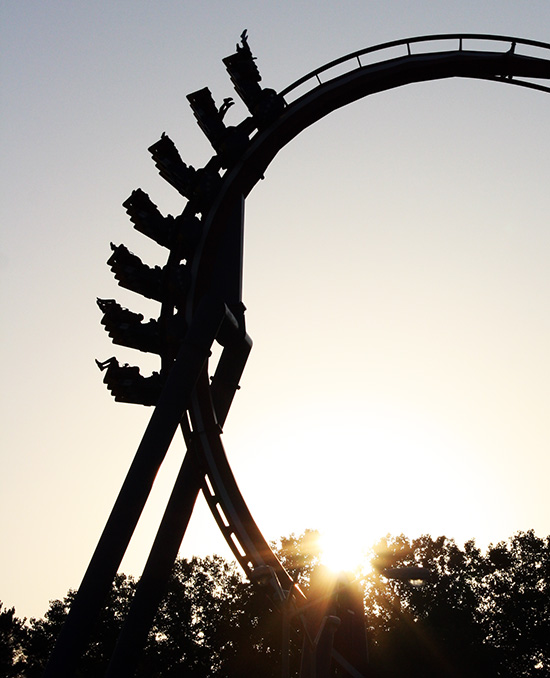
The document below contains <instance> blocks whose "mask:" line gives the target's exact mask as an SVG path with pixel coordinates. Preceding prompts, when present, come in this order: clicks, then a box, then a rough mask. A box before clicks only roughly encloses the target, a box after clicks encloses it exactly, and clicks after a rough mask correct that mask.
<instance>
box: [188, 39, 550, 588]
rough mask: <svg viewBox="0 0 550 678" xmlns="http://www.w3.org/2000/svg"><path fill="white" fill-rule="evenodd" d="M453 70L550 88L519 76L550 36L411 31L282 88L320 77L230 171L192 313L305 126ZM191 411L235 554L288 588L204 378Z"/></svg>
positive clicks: (207, 240)
mask: <svg viewBox="0 0 550 678" xmlns="http://www.w3.org/2000/svg"><path fill="white" fill-rule="evenodd" d="M436 42H437V43H438V45H439V44H440V43H444V44H445V46H446V47H447V49H445V50H443V51H433V45H434V44H435V43H436ZM449 42H451V43H454V44H455V45H456V47H455V48H454V49H449V47H451V46H452V44H451V45H449V44H448V43H449ZM468 43H475V45H476V49H475V50H473V49H466V45H467V44H468ZM487 43H490V44H491V46H492V45H493V44H495V46H497V47H500V48H501V50H500V51H488V50H487V49H481V47H480V44H481V45H483V46H485V47H486V45H487ZM520 47H521V48H524V49H525V48H529V49H530V50H531V51H535V52H537V53H538V55H537V56H533V55H532V54H525V53H521V52H520ZM396 48H403V49H404V50H405V54H404V55H403V56H397V57H395V56H393V57H392V58H390V59H385V60H382V61H378V62H376V63H369V64H366V65H364V64H363V63H362V61H361V58H363V59H365V58H366V57H367V56H368V55H371V54H375V53H379V52H381V53H383V52H388V51H390V50H395V49H396ZM422 48H424V51H422ZM426 48H428V50H427V51H426ZM430 50H432V51H430ZM541 54H542V55H543V56H541ZM342 64H347V65H348V66H349V65H351V66H352V68H351V69H350V70H348V71H347V72H346V73H344V74H341V75H338V76H336V77H334V78H332V79H327V80H326V81H324V82H323V81H322V80H321V76H323V77H325V76H328V75H330V71H331V69H334V68H335V67H337V66H341V65H342ZM450 77H468V78H476V79H485V80H494V81H500V82H505V83H508V84H516V85H522V86H526V87H534V88H536V89H540V90H543V91H546V92H550V87H548V86H546V85H544V84H541V83H540V82H531V81H527V80H518V78H535V79H538V80H541V79H544V80H550V44H546V43H541V42H535V41H531V40H523V39H520V38H514V37H504V36H490V35H474V34H452V35H436V36H426V37H417V38H409V39H405V40H400V41H396V42H390V43H384V44H382V45H378V46H375V47H370V48H368V49H365V50H362V51H360V52H353V53H352V54H350V55H347V56H345V57H342V58H341V59H338V60H336V61H332V62H330V63H329V64H327V65H325V66H323V67H321V68H320V69H317V70H316V71H313V72H312V73H309V74H308V75H306V76H304V77H303V78H301V79H300V80H298V81H296V82H295V83H294V84H293V85H290V86H289V87H287V88H286V89H285V90H283V91H282V93H281V94H283V95H284V96H285V97H288V96H289V95H292V94H294V93H295V92H296V91H297V90H298V89H299V88H300V87H301V86H302V85H304V84H308V83H309V84H311V83H314V84H315V87H314V88H313V89H310V91H307V92H306V93H305V94H303V95H302V96H300V97H298V98H296V99H294V100H293V101H292V102H291V103H287V105H286V107H285V109H284V111H283V113H282V114H281V115H280V117H279V118H278V119H277V120H276V121H275V122H274V123H273V124H272V125H271V126H270V127H269V128H267V129H266V130H265V131H262V132H258V133H257V134H256V136H254V137H253V139H252V140H251V143H250V146H249V148H248V150H247V152H246V153H245V154H244V156H243V158H242V160H241V161H240V162H238V163H237V164H236V165H235V166H234V167H233V168H231V169H230V170H228V171H227V172H226V174H225V176H224V181H223V184H222V187H221V190H220V192H219V194H218V197H217V200H216V202H215V204H214V205H213V207H212V209H211V210H210V211H209V213H208V214H207V216H206V220H205V230H204V234H203V239H202V243H201V246H200V247H201V250H200V252H199V256H197V257H196V259H195V262H194V271H193V280H194V281H195V287H194V289H193V292H192V294H191V295H190V302H189V305H188V308H187V314H188V317H189V318H192V317H193V314H194V310H195V308H196V306H197V304H198V303H199V301H200V299H201V298H202V297H203V295H204V294H206V293H208V292H209V284H210V281H211V280H212V279H213V267H214V266H215V262H216V261H217V260H219V259H218V247H219V242H220V240H221V239H222V236H223V231H224V226H225V223H226V220H227V218H228V215H229V214H230V212H231V205H232V204H234V201H235V200H239V199H241V198H245V197H246V196H247V195H248V194H249V193H250V191H251V190H252V188H253V187H254V186H255V184H256V183H257V182H258V181H259V180H260V179H261V178H262V177H263V174H264V172H265V170H266V168H267V167H268V165H269V163H270V162H271V161H272V160H273V158H274V157H275V156H276V154H277V153H278V152H279V150H281V149H282V148H283V147H284V146H285V145H286V144H287V143H289V141H291V140H292V139H293V138H294V137H295V136H297V135H298V134H299V133H300V132H301V131H302V130H304V129H305V128H306V127H308V126H309V125H312V124H313V123H314V122H316V121H317V120H319V119H321V118H322V117H324V116H325V115H327V114H328V113H330V112H331V111H333V110H336V109H337V108H340V107H342V106H345V105H347V104H348V103H351V102H352V101H355V100H358V99H360V98H363V97H365V96H368V95H369V94H374V93H376V92H381V91H384V90H388V89H392V88H395V87H399V86H402V85H405V84H408V83H413V82H422V81H427V80H436V79H443V78H450ZM190 413H191V418H192V421H193V425H194V428H195V430H196V431H198V432H199V436H200V448H201V451H202V455H203V458H204V460H205V462H206V467H207V469H208V470H207V476H206V477H207V478H208V482H205V485H204V494H205V497H206V499H207V501H208V503H209V505H210V508H211V509H212V512H213V514H214V517H215V518H216V521H217V523H218V525H219V526H220V529H221V531H222V533H223V534H224V536H225V538H226V540H227V542H228V544H229V546H230V547H231V549H232V551H233V553H234V554H235V557H236V558H237V560H238V561H239V563H240V564H241V566H242V567H243V569H244V570H245V572H246V573H247V574H250V573H251V571H252V570H253V569H254V568H255V567H258V566H261V565H265V564H268V565H271V566H272V567H274V568H275V569H276V572H277V575H278V578H279V580H280V582H281V585H282V586H283V588H284V589H285V590H287V591H289V590H290V587H291V585H292V582H291V579H290V577H289V575H288V574H287V573H286V572H285V571H284V569H283V568H282V567H281V566H280V564H279V563H278V561H277V559H276V558H275V556H274V555H273V554H272V553H271V551H270V549H269V547H268V546H267V544H266V542H265V539H264V538H263V536H262V534H261V532H260V531H259V529H258V528H257V526H256V524H255V522H254V521H253V519H252V516H251V514H250V511H249V510H248V508H247V506H246V503H245V502H244V499H243V497H242V495H241V493H240V491H239V489H238V487H237V484H236V482H235V479H234V476H233V474H232V472H231V469H230V467H229V464H228V462H227V458H226V456H225V452H224V450H223V446H222V443H221V440H220V437H219V434H220V431H219V427H217V426H216V424H215V412H214V408H213V406H212V402H211V398H210V395H209V392H208V388H207V387H206V386H205V385H204V384H203V385H202V386H201V387H200V388H198V389H196V392H195V395H194V397H193V400H192V405H191V408H190Z"/></svg>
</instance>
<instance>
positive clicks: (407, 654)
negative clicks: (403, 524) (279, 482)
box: [0, 531, 550, 678]
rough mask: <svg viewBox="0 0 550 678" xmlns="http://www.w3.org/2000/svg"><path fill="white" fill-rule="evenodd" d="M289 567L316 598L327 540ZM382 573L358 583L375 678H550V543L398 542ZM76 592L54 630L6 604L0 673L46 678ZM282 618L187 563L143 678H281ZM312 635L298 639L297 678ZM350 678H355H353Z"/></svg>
mask: <svg viewBox="0 0 550 678" xmlns="http://www.w3.org/2000/svg"><path fill="white" fill-rule="evenodd" d="M275 547H276V550H277V551H278V553H279V556H280V558H281V560H282V561H283V562H284V564H285V566H286V567H287V569H288V570H289V571H290V572H291V573H292V576H293V577H294V578H295V579H297V580H298V581H299V583H300V586H301V587H302V588H303V589H304V590H306V591H307V590H308V587H309V581H310V577H311V575H312V573H314V572H315V571H316V568H317V567H318V566H319V563H320V552H319V547H318V544H317V541H316V533H315V532H313V531H307V532H306V533H304V534H303V535H301V536H298V537H297V536H295V535H290V536H288V537H284V538H281V540H279V542H278V543H277V544H276V545H275ZM372 555H373V559H372V567H370V565H368V564H366V565H365V566H364V567H363V568H362V569H360V570H358V571H357V572H356V573H354V576H355V585H360V586H361V587H362V588H363V591H364V601H365V610H366V613H367V620H368V637H369V652H370V668H369V676H375V677H376V678H394V677H397V676H407V678H414V677H415V676H422V677H423V678H430V677H434V678H435V677H436V676H437V678H445V677H447V676H448V677H449V678H451V677H453V678H454V677H462V676H467V677H468V678H476V677H477V676H480V677H481V676H483V678H492V677H493V676H494V677H495V678H497V677H498V678H500V677H505V676H506V677H508V676H514V677H516V676H518V677H522V676H524V677H527V676H529V677H531V676H541V677H547V676H550V537H547V538H546V539H541V538H539V537H537V536H535V534H534V533H533V532H532V531H529V532H521V533H518V534H516V535H514V536H513V537H512V538H511V539H509V540H507V541H506V542H500V543H498V544H496V545H491V546H490V547H489V549H488V550H487V552H486V553H483V552H482V551H481V550H480V549H479V548H478V547H477V546H476V545H475V543H474V542H473V541H470V542H467V543H466V544H465V545H464V547H463V548H461V547H459V546H458V545H457V544H456V543H455V542H454V541H453V540H451V539H448V538H446V537H438V538H432V537H430V536H426V535H424V536H422V537H419V538H418V539H414V540H412V541H411V540H409V539H407V538H406V537H404V536H399V537H389V536H388V537H386V538H385V539H383V540H381V541H380V542H379V543H378V544H377V545H376V546H375V547H374V550H373V554H372ZM418 565H422V566H424V567H427V568H429V569H430V572H431V577H430V581H429V582H427V583H426V584H425V585H423V586H414V585H411V584H410V583H408V582H403V581H400V580H393V579H387V578H386V577H384V575H383V574H382V572H383V570H384V569H385V568H396V567H410V566H418ZM135 586H136V582H135V581H134V580H133V579H132V578H131V577H126V576H125V575H122V574H120V575H117V578H116V580H115V582H114V584H113V587H112V590H111V593H110V596H109V600H108V601H107V604H106V605H105V607H104V609H103V612H102V615H101V618H100V620H99V621H98V624H97V625H96V627H95V630H94V633H93V637H92V639H91V643H90V646H89V648H88V651H87V652H86V655H85V657H84V658H83V661H82V664H81V667H80V672H79V678H80V677H81V678H87V677H92V676H93V677H94V678H95V677H97V676H101V675H102V674H103V673H104V671H105V669H106V667H107V664H108V661H109V657H110V655H111V653H112V651H113V648H114V645H115V643H116V638H117V635H118V633H119V630H120V628H121V625H122V623H123V621H124V618H125V615H126V613H127V611H128V608H129V605H130V601H131V598H132V595H133V592H134V590H135ZM73 598H74V592H69V593H68V595H67V596H66V597H65V598H64V599H63V600H55V601H52V602H51V603H50V606H49V609H48V610H47V612H46V614H45V615H44V617H43V618H42V619H31V620H30V621H29V622H26V620H24V619H23V620H21V619H18V618H17V617H16V615H15V610H13V609H3V608H2V607H1V605H0V674H1V675H2V676H4V675H5V676H6V677H9V678H19V677H23V676H24V677H25V678H34V677H39V676H40V675H41V673H42V670H43V667H44V665H45V662H46V660H47V657H48V654H49V652H50V651H51V648H52V645H53V642H54V640H55V638H56V636H57V634H58V633H59V631H60V629H61V626H62V624H63V622H64V620H65V618H66V615H67V612H68V609H69V606H70V604H71V601H72V600H73ZM281 629H282V620H281V616H280V613H279V612H277V611H276V610H272V609H270V606H269V604H267V601H266V599H265V598H264V594H263V593H262V592H261V591H260V590H258V589H253V587H252V586H251V585H250V584H248V583H247V582H245V581H243V579H242V577H241V575H240V574H239V571H238V569H237V567H236V565H235V564H232V563H228V562H226V561H225V560H223V559H222V558H220V557H217V556H213V557H209V558H192V559H191V560H184V559H181V560H178V561H177V562H176V564H175V567H174V571H173V573H172V577H171V580H170V583H169V586H168V590H167V593H166V596H165V598H164V600H163V602H162V605H161V607H160V609H159V611H158V614H157V616H156V618H155V621H154V625H153V628H152V629H151V632H150V634H149V638H148V641H147V645H146V647H145V648H144V650H143V654H142V659H141V663H140V668H139V671H138V674H137V676H138V678H141V677H145V676H147V677H152V676H154V677H158V678H172V677H175V676H182V675H185V676H190V677H191V678H193V677H196V678H198V677H201V678H202V677H204V676H209V677H210V676H212V677H214V678H216V677H220V678H221V677H222V676H224V677H227V678H249V677H252V676H262V677H265V678H271V677H273V678H275V677H276V676H277V677H279V676H280V665H281V664H280V662H281ZM301 642H302V639H301V632H300V630H299V628H297V627H296V628H294V629H293V630H292V633H291V653H292V655H291V663H290V666H291V675H294V676H297V675H298V671H299V654H300V647H301ZM342 675H343V674H342Z"/></svg>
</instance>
